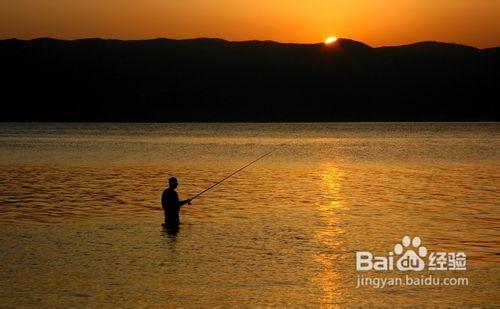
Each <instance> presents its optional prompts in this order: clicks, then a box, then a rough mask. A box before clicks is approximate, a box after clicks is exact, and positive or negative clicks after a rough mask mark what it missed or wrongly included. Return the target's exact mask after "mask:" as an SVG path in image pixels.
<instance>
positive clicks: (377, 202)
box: [0, 123, 500, 307]
mask: <svg viewBox="0 0 500 309" xmlns="http://www.w3.org/2000/svg"><path fill="white" fill-rule="evenodd" d="M272 150H275V151H274V152H273V153H272V154H271V155H270V156H267V157H265V158H263V159H262V160H260V161H258V162H257V163H255V164H254V165H252V166H250V167H248V168H247V169H245V170H243V171H242V172H240V173H238V174H237V175H235V176H234V177H232V178H230V179H228V180H227V181H226V182H224V183H222V184H221V185H220V186H217V187H215V188H214V189H213V190H211V191H209V192H207V193H206V194H204V195H202V196H200V197H199V198H198V199H196V200H194V201H193V203H192V205H190V206H185V207H183V209H182V211H181V221H182V224H181V226H180V229H179V231H178V232H177V233H176V234H174V233H170V232H169V231H166V230H164V229H163V228H162V226H161V223H162V220H163V212H162V211H161V205H160V197H161V193H162V191H163V190H164V189H165V187H166V186H167V180H168V178H169V177H171V176H175V177H177V178H178V179H179V188H178V189H177V191H178V193H179V195H180V197H181V198H187V197H190V196H193V195H195V194H196V193H198V192H200V191H202V190H203V189H205V188H207V187H208V186H210V185H211V184H213V183H214V182H216V181H218V180H220V179H222V178H224V177H225V176H226V175H228V174H230V173H231V172H232V171H234V170H236V169H238V168H239V167H241V166H243V165H245V164H246V163H248V162H250V161H252V160H254V159H255V158H257V157H259V156H261V155H262V154H264V153H267V152H269V151H272ZM499 175H500V123H300V124H294V123H290V124H281V123H275V124H260V123H259V124H236V123H227V124H226V123H199V124H135V123H120V124H118V123H116V124H115V123H88V124H87V123H53V124H49V123H2V124H0V185H1V188H2V189H1V191H0V224H1V225H0V226H1V227H0V229H1V233H0V263H1V272H0V303H1V304H2V305H1V306H2V307H4V306H5V307H19V306H41V307H54V306H55V307H66V306H77V307H81V306H90V307H109V306H125V307H131V306H134V307H135V306H153V307H159V306H165V305H171V306H198V307H199V306H202V307H208V306H214V305H215V306H233V305H234V306H237V305H240V306H241V305H262V306H287V305H288V306H292V305H293V306H302V305H309V306H320V305H348V306H387V305H398V306H399V305H409V306H418V305H424V306H435V305H440V306H492V307H493V306H495V305H497V306H498V305H500V297H499V294H498V287H499V286H500V276H499V275H498V272H499V270H500V269H499V265H500V176H499ZM405 235H409V236H411V237H414V236H418V237H420V239H421V241H422V245H424V246H425V247H426V248H427V250H428V251H429V252H430V251H446V252H464V253H466V255H467V259H466V260H467V268H466V270H447V271H434V272H432V271H428V270H426V271H423V272H422V274H425V275H435V276H437V277H440V278H444V277H461V278H467V280H468V284H467V285H453V286H443V285H439V286H435V285H432V286H431V285H427V286H408V285H407V286H390V287H384V288H380V287H379V288H376V287H374V286H361V287H357V285H358V283H357V282H358V278H359V276H360V275H363V276H365V277H369V276H371V277H376V276H381V277H388V276H405V275H407V274H408V272H402V271H366V272H363V271H357V270H356V252H358V251H370V252H373V254H374V255H377V256H387V255H388V253H389V251H391V250H393V248H394V246H395V244H397V243H401V241H402V237H403V236H405ZM411 275H412V276H417V275H420V274H419V273H417V272H411Z"/></svg>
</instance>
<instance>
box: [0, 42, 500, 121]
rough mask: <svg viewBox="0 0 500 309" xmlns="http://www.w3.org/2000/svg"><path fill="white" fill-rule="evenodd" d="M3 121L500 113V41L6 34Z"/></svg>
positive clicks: (478, 116)
mask: <svg viewBox="0 0 500 309" xmlns="http://www.w3.org/2000/svg"><path fill="white" fill-rule="evenodd" d="M0 67H1V72H2V74H1V77H0V91H1V92H0V98H1V101H2V102H3V103H2V113H1V114H0V121H131V122H133V121H137V122H153V121H155V122H156V121H158V122H173V121H175V122H178V121H179V122H183V121H252V122H253V121H255V122H260V121H498V120H500V119H499V114H498V107H497V106H498V101H499V99H498V92H499V89H500V48H489V49H477V48H474V47H469V46H464V45H458V44H450V43H440V42H420V43H415V44H411V45H404V46H392V47H378V48H373V47H370V46H369V45H367V44H364V43H361V42H357V41H353V40H349V39H338V40H337V41H336V42H334V43H332V44H329V45H326V44H323V43H318V44H290V43H278V42H273V41H245V42H230V41H225V40H222V39H205V38H202V39H189V40H171V39H154V40H136V41H121V40H104V39H81V40H72V41H66V40H56V39H50V38H40V39H34V40H17V39H7V40H0Z"/></svg>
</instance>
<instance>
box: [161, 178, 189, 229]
mask: <svg viewBox="0 0 500 309" xmlns="http://www.w3.org/2000/svg"><path fill="white" fill-rule="evenodd" d="M177 185H178V184H177V178H175V177H171V178H170V179H169V180H168V188H167V189H165V191H163V194H162V195H161V206H162V207H163V211H164V212H165V225H178V224H179V223H180V220H179V210H180V209H181V207H182V206H184V205H185V204H189V205H191V200H190V199H187V200H184V201H180V200H179V195H177V192H175V189H176V188H177Z"/></svg>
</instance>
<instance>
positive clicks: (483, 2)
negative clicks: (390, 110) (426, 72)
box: [0, 0, 500, 47]
mask: <svg viewBox="0 0 500 309" xmlns="http://www.w3.org/2000/svg"><path fill="white" fill-rule="evenodd" d="M498 12H500V1H498V0H478V1H467V0H460V1H459V0H440V1H436V0H398V1H389V0H379V1H372V0H336V1H323V0H310V1H295V0H281V1H265V0H254V1H244V0H219V1H207V0H185V1H160V0H143V1H122V0H106V1H99V0H72V1H68V0H37V1H32V0H16V1H1V0H0V39H7V38H19V39H33V38H38V37H52V38H59V39H78V38H89V37H90V38H94V37H100V38H113V39H124V40H129V39H151V38H172V39H187V38H200V37H209V38H222V39H226V40H230V41H245V40H273V41H278V42H293V43H318V42H324V38H327V37H329V36H331V35H332V33H331V32H330V33H329V31H332V29H333V30H335V32H336V34H342V37H344V38H348V39H352V40H356V41H361V42H364V43H366V44H368V45H370V46H373V47H377V46H383V45H402V44H410V43H415V42H420V41H441V42H454V43H459V44H466V45H472V46H476V47H495V46H498V45H500V18H498ZM375 25H376V26H375Z"/></svg>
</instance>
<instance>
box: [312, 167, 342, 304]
mask: <svg viewBox="0 0 500 309" xmlns="http://www.w3.org/2000/svg"><path fill="white" fill-rule="evenodd" d="M343 178H344V173H343V172H342V170H340V169H339V168H338V167H336V166H334V165H332V164H328V165H327V166H326V169H325V171H324V173H323V174H322V175H321V179H322V182H321V183H322V185H323V187H324V188H323V190H324V191H323V192H325V195H326V197H327V199H326V200H325V201H324V202H320V203H318V205H317V209H318V211H319V218H320V224H319V226H318V229H317V230H316V235H315V238H316V240H317V241H318V243H319V244H320V246H321V247H322V248H321V250H318V251H317V252H318V253H317V254H316V255H315V260H316V261H317V262H318V264H319V271H318V272H317V273H316V276H315V278H314V282H315V284H317V285H318V287H319V288H320V289H321V290H322V292H323V295H322V297H321V302H322V303H323V304H338V303H339V302H340V299H341V296H342V289H341V275H342V274H341V268H340V267H339V254H338V253H339V251H340V250H341V248H342V247H343V239H342V238H341V237H339V236H341V235H342V234H344V232H345V231H344V229H343V228H342V226H341V224H340V222H341V220H342V216H340V215H339V214H340V213H339V211H340V210H343V209H345V206H344V204H343V203H342V199H341V188H342V181H343Z"/></svg>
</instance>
